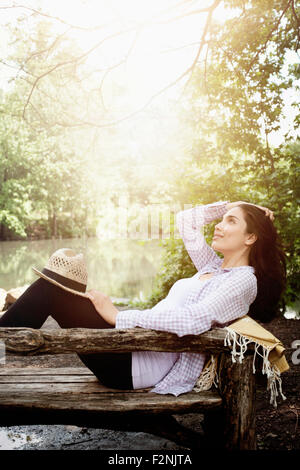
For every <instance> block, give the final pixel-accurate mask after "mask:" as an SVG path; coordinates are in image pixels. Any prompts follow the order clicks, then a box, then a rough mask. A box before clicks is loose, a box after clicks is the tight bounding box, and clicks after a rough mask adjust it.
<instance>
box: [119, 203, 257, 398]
mask: <svg viewBox="0 0 300 470" xmlns="http://www.w3.org/2000/svg"><path fill="white" fill-rule="evenodd" d="M226 204H227V202H223V201H221V202H217V203H215V204H208V205H206V206H195V207H193V208H192V209H188V210H185V211H181V212H179V213H178V214H177V217H176V222H177V227H178V230H179V233H180V235H181V237H182V240H183V242H184V245H185V247H186V249H187V251H188V253H189V255H190V257H191V259H192V261H193V263H194V265H195V266H196V268H197V270H198V273H197V274H196V276H200V275H201V274H204V273H211V272H214V273H215V274H214V276H212V277H211V278H209V279H207V280H205V281H200V280H199V285H194V287H193V288H192V289H191V291H190V292H189V294H188V295H187V297H186V300H185V303H184V305H181V306H179V307H176V306H174V307H173V308H172V307H168V306H166V305H165V304H164V302H163V301H161V302H159V303H158V304H157V305H156V306H155V307H153V309H146V310H142V311H141V310H123V311H120V312H119V313H118V315H117V318H116V328H134V327H142V328H149V329H153V330H162V331H169V332H171V333H176V334H177V335H178V336H185V335H191V334H192V335H200V334H201V333H203V332H205V331H208V330H210V329H211V328H213V327H215V326H219V327H224V326H226V325H228V324H229V323H231V322H233V321H234V320H236V319H237V318H239V317H242V316H244V315H246V314H247V312H248V310H249V306H250V304H251V303H252V302H253V301H254V299H255V297H256V294H257V282H256V277H255V275H254V268H253V267H251V266H240V267H235V268H226V269H222V268H221V264H222V261H223V260H222V258H220V257H219V256H218V255H217V254H216V253H215V252H214V250H213V249H212V248H211V247H210V246H209V245H208V244H207V243H206V241H205V238H204V236H203V235H202V233H201V231H200V227H203V226H204V225H205V224H207V223H210V222H212V221H213V220H215V219H218V218H221V217H223V215H224V214H225V213H226ZM205 360H206V355H205V354H203V353H180V354H179V358H178V360H177V361H176V362H175V364H174V366H173V367H172V368H171V370H170V371H169V372H168V374H167V375H166V376H165V377H164V378H163V379H162V380H161V381H160V382H159V383H158V384H156V386H155V388H154V389H153V390H151V391H153V392H156V393H161V394H166V393H171V394H173V395H176V396H177V395H180V394H181V393H185V392H189V391H190V390H192V389H193V387H194V385H195V383H196V381H197V379H198V377H199V375H200V373H201V371H202V369H203V366H204V363H205Z"/></svg>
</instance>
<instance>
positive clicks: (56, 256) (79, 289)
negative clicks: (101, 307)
mask: <svg viewBox="0 0 300 470" xmlns="http://www.w3.org/2000/svg"><path fill="white" fill-rule="evenodd" d="M32 269H33V271H34V272H35V273H36V274H37V275H38V276H40V277H42V278H44V279H46V280H47V281H49V282H51V283H52V284H55V285H56V286H58V287H61V288H62V289H64V290H66V291H68V292H72V293H73V294H77V295H80V296H82V297H86V294H85V291H86V286H87V277H88V275H87V268H86V264H85V261H84V258H83V254H82V253H75V251H73V250H71V249H70V248H60V249H59V250H56V251H55V252H54V253H53V254H52V255H51V257H50V258H49V260H48V262H47V264H46V266H45V267H44V269H43V270H42V271H39V270H38V269H36V268H32Z"/></svg>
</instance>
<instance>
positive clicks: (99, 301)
mask: <svg viewBox="0 0 300 470" xmlns="http://www.w3.org/2000/svg"><path fill="white" fill-rule="evenodd" d="M86 296H87V297H88V298H89V299H90V300H91V302H92V303H93V304H94V307H95V309H96V310H97V312H98V313H99V314H100V315H101V317H102V318H103V319H104V320H105V321H107V323H109V324H110V325H115V324H116V316H117V314H118V312H119V310H118V309H117V308H116V307H115V306H114V304H113V303H112V301H111V299H110V297H109V296H108V295H106V294H103V293H102V292H100V291H98V290H95V289H91V290H89V291H88V292H87V293H86Z"/></svg>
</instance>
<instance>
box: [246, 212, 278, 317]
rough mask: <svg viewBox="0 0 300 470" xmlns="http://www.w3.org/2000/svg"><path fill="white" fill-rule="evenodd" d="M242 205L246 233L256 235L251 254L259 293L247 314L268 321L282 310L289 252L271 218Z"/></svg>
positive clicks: (250, 260)
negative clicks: (287, 254)
mask: <svg viewBox="0 0 300 470" xmlns="http://www.w3.org/2000/svg"><path fill="white" fill-rule="evenodd" d="M239 207H240V208H241V209H242V210H243V212H244V216H245V221H246V223H247V232H248V233H255V235H256V236H257V240H256V241H255V243H254V244H253V245H252V247H251V251H250V255H249V264H250V266H253V267H254V269H255V276H256V278H257V296H256V299H255V301H254V302H253V303H252V304H251V305H250V308H249V313H248V315H249V316H250V317H252V318H253V319H255V320H258V321H261V322H269V321H271V320H272V319H273V318H274V317H275V316H276V315H277V314H278V312H279V305H280V300H281V298H282V294H283V292H284V290H285V287H286V255H285V253H284V251H283V249H282V245H281V241H280V239H279V236H278V233H277V230H276V228H275V226H274V224H273V222H272V221H271V220H270V217H268V216H266V215H265V212H264V211H263V210H262V209H259V208H258V207H256V206H252V205H251V204H240V205H239Z"/></svg>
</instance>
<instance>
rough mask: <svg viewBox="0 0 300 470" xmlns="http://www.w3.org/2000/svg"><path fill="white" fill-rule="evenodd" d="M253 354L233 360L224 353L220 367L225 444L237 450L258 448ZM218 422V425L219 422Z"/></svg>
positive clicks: (220, 416)
mask: <svg viewBox="0 0 300 470" xmlns="http://www.w3.org/2000/svg"><path fill="white" fill-rule="evenodd" d="M252 361H253V356H252V355H248V356H245V357H244V359H243V362H242V363H241V364H240V363H239V362H236V363H233V362H232V360H231V356H230V355H228V354H222V355H221V358H220V369H219V384H218V385H219V391H220V393H221V396H222V399H223V411H222V414H221V415H219V419H221V420H222V423H220V424H221V426H222V428H223V429H222V430H223V436H224V437H225V439H224V447H225V448H226V449H230V450H234V449H240V450H242V449H243V450H255V449H256V433H255V415H256V413H255V398H256V397H255V391H256V382H255V374H253V371H252ZM216 425H218V424H217V423H216Z"/></svg>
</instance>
